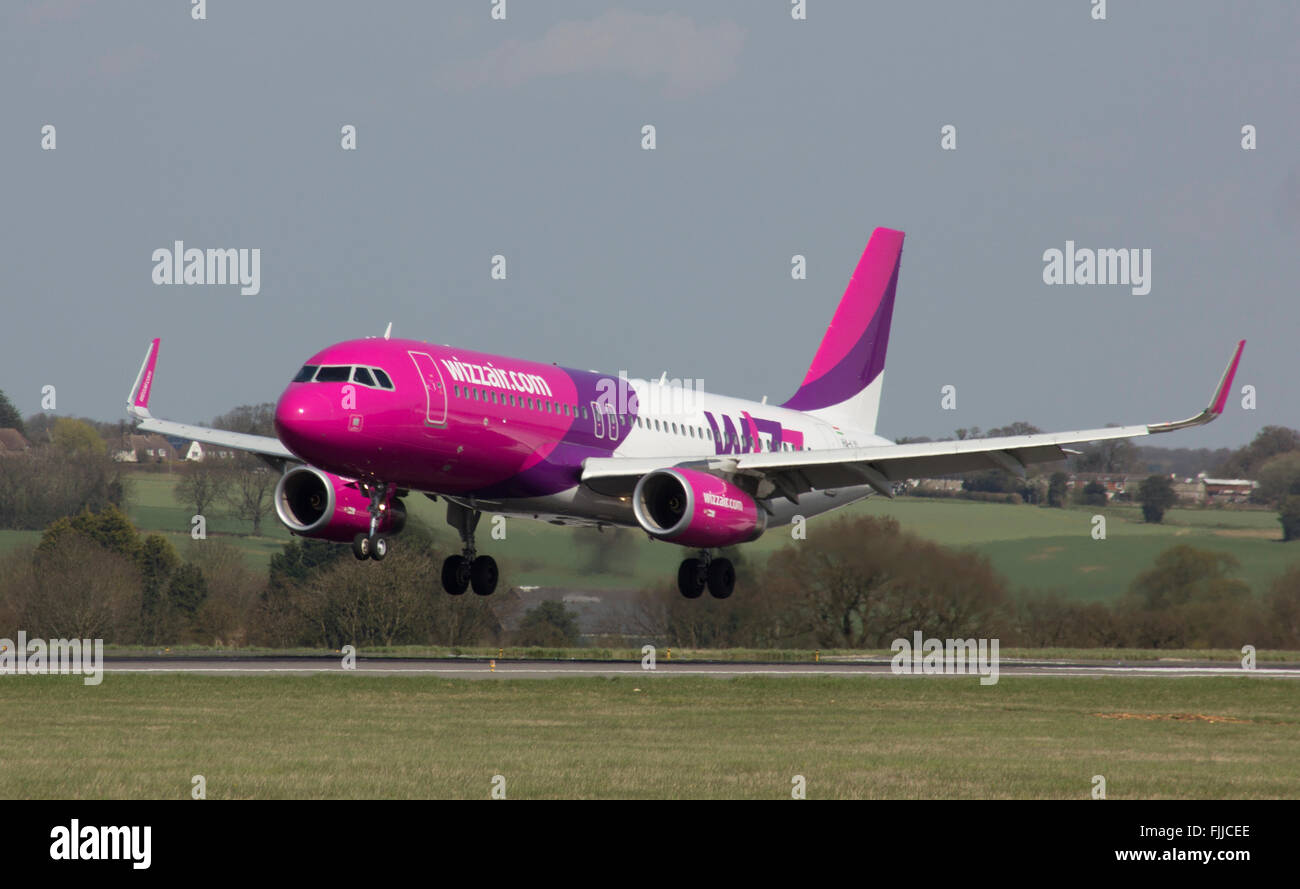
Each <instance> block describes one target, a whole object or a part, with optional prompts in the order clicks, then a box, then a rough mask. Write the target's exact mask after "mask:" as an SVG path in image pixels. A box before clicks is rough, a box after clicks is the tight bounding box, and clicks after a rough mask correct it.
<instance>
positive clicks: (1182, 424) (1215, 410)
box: [1147, 340, 1246, 433]
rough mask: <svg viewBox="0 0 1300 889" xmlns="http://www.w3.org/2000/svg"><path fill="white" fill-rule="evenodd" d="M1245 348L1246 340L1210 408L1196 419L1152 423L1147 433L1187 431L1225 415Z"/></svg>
mask: <svg viewBox="0 0 1300 889" xmlns="http://www.w3.org/2000/svg"><path fill="white" fill-rule="evenodd" d="M1245 348H1246V341H1245V340H1241V341H1240V342H1238V343H1237V349H1236V351H1235V352H1233V353H1232V360H1231V361H1229V362H1228V366H1227V368H1225V369H1224V371H1223V376H1222V377H1220V378H1219V386H1218V388H1217V389H1215V390H1214V397H1213V398H1211V399H1210V405H1209V407H1207V408H1206V409H1205V410H1203V411H1201V412H1200V413H1199V414H1197V415H1196V416H1194V417H1188V418H1187V419H1186V420H1175V421H1173V422H1170V423H1152V424H1151V425H1149V426H1147V431H1148V432H1151V433H1157V432H1173V431H1174V430H1175V429H1186V428H1188V427H1189V426H1203V425H1205V424H1206V423H1209V422H1210V421H1211V420H1213V419H1214V418H1215V417H1217V416H1219V414H1221V413H1223V408H1224V406H1225V405H1226V404H1227V403H1228V392H1229V391H1230V390H1231V389H1232V378H1233V377H1234V376H1236V374H1237V365H1238V364H1239V363H1240V362H1241V353H1242V350H1243V349H1245Z"/></svg>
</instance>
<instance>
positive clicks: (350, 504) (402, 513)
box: [275, 466, 406, 542]
mask: <svg viewBox="0 0 1300 889" xmlns="http://www.w3.org/2000/svg"><path fill="white" fill-rule="evenodd" d="M275 513H276V515H278V516H279V517H280V521H281V522H283V523H284V525H285V527H286V528H288V529H289V530H290V531H292V532H293V533H294V534H297V535H299V536H301V537H315V538H318V539H320V540H333V541H337V542H347V541H350V540H351V539H352V538H353V537H355V536H356V535H357V534H362V533H368V532H369V531H370V498H369V497H367V496H366V495H365V494H362V493H361V491H360V490H359V489H358V488H357V485H356V482H354V481H352V480H351V479H345V478H341V477H339V476H337V475H334V474H332V473H329V472H325V471H324V470H320V469H317V468H316V467H314V466H295V467H294V468H293V469H290V470H289V471H288V472H286V473H285V474H284V475H282V476H281V477H280V481H279V483H278V484H277V485H276V486H275ZM405 524H406V507H404V506H403V505H402V502H401V501H400V500H393V501H391V502H390V503H389V504H388V505H387V507H386V508H385V509H384V515H383V518H382V520H381V521H380V523H379V530H380V531H382V532H383V533H385V534H396V533H398V532H399V531H401V530H402V527H403V526H404V525H405Z"/></svg>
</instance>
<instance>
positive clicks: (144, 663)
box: [104, 656, 1300, 680]
mask: <svg viewBox="0 0 1300 889" xmlns="http://www.w3.org/2000/svg"><path fill="white" fill-rule="evenodd" d="M104 671H105V672H106V673H199V674H205V675H215V676H248V675H277V674H296V675H310V674H315V673H348V674H357V673H366V674H374V675H384V676H442V677H445V678H448V679H558V678H563V677H574V676H588V677H607V678H608V677H615V676H628V677H631V676H646V677H649V676H655V677H659V676H667V677H683V676H704V677H714V678H718V679H727V678H734V677H742V676H770V677H789V676H849V677H855V676H856V677H864V678H883V679H919V680H924V679H973V678H975V676H976V674H974V673H972V672H967V673H964V674H925V673H915V674H905V673H903V674H900V673H895V672H893V670H892V669H891V664H890V661H889V660H888V659H886V658H871V659H863V660H861V661H854V662H852V663H779V662H778V663H756V662H754V663H723V662H716V661H715V662H681V661H678V662H676V663H674V662H671V661H666V660H664V659H662V658H660V659H659V660H658V662H657V663H656V665H655V669H653V670H647V669H644V668H643V667H642V666H641V663H640V662H639V661H527V660H504V659H502V660H497V661H491V660H489V659H486V658H484V659H477V658H475V659H470V658H445V659H435V658H366V657H358V658H357V659H356V662H355V668H354V669H345V668H344V667H343V661H342V658H341V657H339V656H334V657H175V656H171V657H168V656H160V657H129V658H114V657H106V658H105V659H104ZM1024 676H1040V677H1042V676H1054V677H1089V676H1090V677H1103V676H1132V677H1139V676H1142V677H1153V676H1154V677H1161V678H1167V679H1180V678H1190V677H1206V676H1216V677H1242V676H1245V677H1255V678H1274V679H1279V678H1280V679H1300V664H1295V665H1276V666H1270V667H1258V668H1256V669H1254V670H1243V669H1242V668H1241V667H1240V666H1237V665H1229V664H1227V663H1223V662H1220V663H1211V662H1200V663H1193V662H1185V661H1184V662H1143V663H1122V662H1115V663H1104V662H1065V661H1028V660H1011V659H1006V660H1002V661H1000V662H999V664H998V678H999V679H1003V678H1016V677H1024Z"/></svg>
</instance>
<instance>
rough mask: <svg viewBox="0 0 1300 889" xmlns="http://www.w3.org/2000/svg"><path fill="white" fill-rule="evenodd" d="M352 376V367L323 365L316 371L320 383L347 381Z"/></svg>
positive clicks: (317, 380)
mask: <svg viewBox="0 0 1300 889" xmlns="http://www.w3.org/2000/svg"><path fill="white" fill-rule="evenodd" d="M351 376H352V368H350V367H322V368H321V369H320V370H319V371H317V373H316V382H318V383H346V382H347V381H348V378H349V377H351Z"/></svg>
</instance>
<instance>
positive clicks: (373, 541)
mask: <svg viewBox="0 0 1300 889" xmlns="http://www.w3.org/2000/svg"><path fill="white" fill-rule="evenodd" d="M386 555H388V538H387V537H380V536H378V535H376V536H374V537H372V538H370V558H372V559H374V560H375V561H376V562H382V561H383V560H384V556H386Z"/></svg>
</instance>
